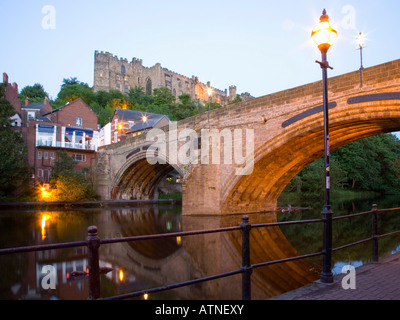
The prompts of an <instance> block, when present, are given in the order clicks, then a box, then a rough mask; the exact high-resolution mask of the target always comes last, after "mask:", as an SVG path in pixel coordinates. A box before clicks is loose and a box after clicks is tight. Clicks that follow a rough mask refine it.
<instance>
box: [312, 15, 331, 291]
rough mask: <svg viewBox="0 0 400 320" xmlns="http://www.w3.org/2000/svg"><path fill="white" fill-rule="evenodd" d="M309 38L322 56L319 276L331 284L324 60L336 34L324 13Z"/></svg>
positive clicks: (327, 66) (328, 165)
mask: <svg viewBox="0 0 400 320" xmlns="http://www.w3.org/2000/svg"><path fill="white" fill-rule="evenodd" d="M311 38H312V39H313V40H314V42H315V43H316V44H317V46H318V49H319V50H320V51H321V54H322V61H321V62H320V61H316V62H317V63H319V65H320V66H321V68H322V84H323V99H324V148H325V169H324V171H325V196H324V209H323V211H322V216H323V220H324V235H323V253H324V255H323V266H322V274H321V282H323V283H331V282H333V275H332V214H333V212H332V210H331V205H330V189H331V181H330V171H331V168H330V164H329V114H328V72H327V69H328V68H330V69H332V68H331V67H330V66H329V63H328V61H327V59H326V55H327V52H328V50H329V48H330V47H331V46H332V45H333V44H334V42H335V41H336V39H337V32H336V30H334V29H333V28H332V27H331V25H330V23H329V16H328V15H327V14H326V11H325V9H324V11H323V12H322V16H321V18H320V22H319V24H318V25H317V26H316V27H315V28H314V29H313V31H312V33H311Z"/></svg>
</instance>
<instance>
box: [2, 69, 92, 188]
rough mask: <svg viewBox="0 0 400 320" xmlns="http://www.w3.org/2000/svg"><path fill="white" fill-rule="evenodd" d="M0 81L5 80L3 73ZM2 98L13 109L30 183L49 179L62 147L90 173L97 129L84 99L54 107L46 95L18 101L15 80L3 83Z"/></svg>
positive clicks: (78, 164) (77, 166)
mask: <svg viewBox="0 0 400 320" xmlns="http://www.w3.org/2000/svg"><path fill="white" fill-rule="evenodd" d="M3 81H4V82H6V83H8V75H7V74H6V73H4V74H3ZM6 98H7V100H8V101H9V102H10V103H11V104H12V105H13V106H14V109H15V111H16V114H15V115H14V116H13V117H12V118H11V119H12V120H13V121H14V122H13V123H14V129H15V130H18V131H21V133H22V138H23V140H24V143H25V146H26V147H27V157H28V159H27V160H28V164H29V167H30V168H31V173H32V174H31V178H32V181H31V182H32V183H33V184H34V185H36V184H40V183H47V182H49V181H50V178H51V176H52V167H53V165H54V163H55V161H56V160H57V151H58V150H63V151H65V152H66V153H67V155H68V156H70V157H72V158H73V159H74V160H75V161H76V165H75V168H76V169H78V170H81V169H82V168H88V169H89V171H88V172H89V174H90V172H91V170H90V169H91V166H92V164H93V162H94V160H95V157H96V151H97V148H98V145H99V141H98V139H99V132H98V123H97V115H96V113H95V112H94V111H92V109H91V108H90V107H89V106H88V105H87V104H86V103H85V102H83V101H82V100H81V99H77V100H75V101H73V102H71V103H68V104H66V105H65V106H63V107H60V108H58V109H55V110H53V109H52V107H51V105H50V103H49V100H48V99H47V98H45V99H44V101H43V102H41V103H31V102H30V101H29V99H28V98H27V99H26V100H25V103H24V104H21V102H20V101H19V100H18V85H17V84H16V83H13V84H12V85H10V84H8V85H7V87H6Z"/></svg>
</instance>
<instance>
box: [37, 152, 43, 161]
mask: <svg viewBox="0 0 400 320" xmlns="http://www.w3.org/2000/svg"><path fill="white" fill-rule="evenodd" d="M37 158H38V159H39V160H41V159H42V151H38V153H37Z"/></svg>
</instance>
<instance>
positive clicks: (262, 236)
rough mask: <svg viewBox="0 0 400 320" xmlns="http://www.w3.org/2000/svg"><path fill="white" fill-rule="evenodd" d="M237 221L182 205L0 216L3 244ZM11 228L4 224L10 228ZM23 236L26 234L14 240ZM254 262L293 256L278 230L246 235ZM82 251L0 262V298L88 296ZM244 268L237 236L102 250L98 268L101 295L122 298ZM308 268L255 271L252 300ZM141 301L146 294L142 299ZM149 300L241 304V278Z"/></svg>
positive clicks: (298, 279) (294, 282) (308, 276)
mask: <svg viewBox="0 0 400 320" xmlns="http://www.w3.org/2000/svg"><path fill="white" fill-rule="evenodd" d="M250 219H251V222H252V223H258V222H268V221H275V219H276V218H275V216H274V215H268V214H259V215H252V216H251V217H250ZM240 222H241V216H239V215H234V216H225V217H217V216H213V217H183V218H182V215H181V210H180V208H177V207H173V206H149V207H143V208H134V209H113V210H84V211H57V212H56V211H46V212H10V213H8V214H3V215H2V216H1V217H0V227H1V229H2V234H1V244H2V245H1V247H2V248H5V247H19V246H27V245H39V244H45V243H61V242H68V241H81V240H84V239H85V238H86V234H87V227H88V226H90V225H97V226H98V230H99V236H100V237H101V238H112V237H126V236H135V235H145V234H158V233H168V232H178V231H181V230H185V231H186V230H201V229H209V228H218V227H226V226H233V225H239V224H240ZM11 225H12V227H8V226H11ZM18 234H23V235H24V236H23V237H18V236H17V235H18ZM250 241H251V246H252V252H251V259H252V263H257V262H262V261H267V260H273V259H278V258H284V257H287V256H291V255H295V254H297V253H296V250H295V249H294V248H293V246H292V245H291V244H290V243H289V242H288V241H287V240H286V237H285V236H284V235H283V233H282V232H281V231H280V229H279V228H270V229H254V230H252V231H251V239H250ZM86 255H87V250H86V247H79V248H70V249H62V250H50V251H39V252H32V253H27V254H14V255H7V256H2V257H0V263H1V266H2V269H3V270H7V271H6V272H7V275H8V276H7V277H3V278H2V280H1V284H0V286H1V293H0V295H1V296H0V298H2V299H87V297H88V281H87V274H86V273H87V268H88V267H87V259H86ZM46 265H52V266H54V267H55V270H56V289H55V290H47V291H46V290H43V289H42V285H41V283H42V280H43V278H44V276H45V274H42V268H43V267H44V266H46ZM240 265H241V233H240V231H237V232H227V233H215V234H207V235H196V236H190V237H173V238H167V239H158V240H147V241H137V242H129V243H119V244H112V245H111V244H110V245H103V246H101V248H100V266H101V267H103V268H108V270H110V271H109V272H107V273H106V274H103V275H102V280H101V284H102V288H101V290H102V296H103V297H107V296H111V295H115V294H122V293H127V292H131V291H135V290H143V289H146V288H152V287H157V286H162V285H165V284H172V283H175V282H181V281H187V280H190V279H196V278H201V277H205V276H210V275H215V274H219V273H221V272H226V271H232V270H237V269H238V268H240ZM312 268H313V266H312V265H311V264H309V263H307V262H304V261H302V262H292V263H287V264H285V265H281V266H280V267H277V266H271V267H267V268H262V269H259V270H255V272H254V274H253V298H255V299H264V298H268V297H270V296H273V295H276V294H279V293H282V292H285V291H287V290H290V289H292V288H295V287H298V286H301V285H304V284H306V283H308V282H310V281H313V280H314V279H315V276H316V273H313V272H311V273H310V272H309V271H310V270H311V271H312ZM142 298H146V297H142ZM147 298H162V299H240V298H241V276H240V275H237V276H234V277H230V278H226V279H220V280H215V281H212V282H208V283H200V284H196V285H193V286H190V287H186V288H180V289H175V290H173V291H170V292H164V293H159V294H156V295H152V296H151V297H147Z"/></svg>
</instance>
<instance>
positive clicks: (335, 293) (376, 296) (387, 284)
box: [271, 253, 400, 300]
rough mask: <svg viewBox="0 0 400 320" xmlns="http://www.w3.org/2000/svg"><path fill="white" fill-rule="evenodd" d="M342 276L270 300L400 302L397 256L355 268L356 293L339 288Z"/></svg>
mask: <svg viewBox="0 0 400 320" xmlns="http://www.w3.org/2000/svg"><path fill="white" fill-rule="evenodd" d="M345 276H346V275H345V274H339V275H336V276H335V277H334V282H333V283H332V284H323V283H321V282H320V281H317V282H314V283H312V284H310V285H307V286H305V287H302V288H300V289H297V290H294V291H291V292H288V293H285V294H283V295H280V296H277V297H275V298H272V299H271V300H400V254H399V253H398V254H394V255H392V256H390V257H388V258H386V259H382V260H381V261H380V262H378V263H375V264H369V265H364V266H361V267H358V268H356V289H354V290H353V289H348V290H345V289H343V288H342V279H343V277H345Z"/></svg>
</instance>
